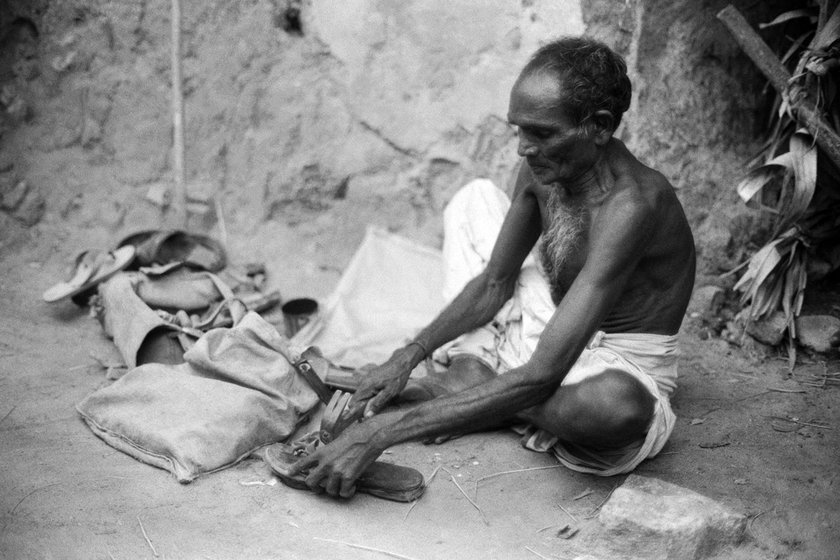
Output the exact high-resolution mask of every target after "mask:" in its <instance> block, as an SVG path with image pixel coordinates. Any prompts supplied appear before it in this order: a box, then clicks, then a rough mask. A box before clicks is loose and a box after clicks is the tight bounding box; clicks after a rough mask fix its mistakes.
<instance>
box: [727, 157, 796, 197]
mask: <svg viewBox="0 0 840 560" xmlns="http://www.w3.org/2000/svg"><path fill="white" fill-rule="evenodd" d="M792 167H793V155H792V154H791V153H790V152H786V153H784V154H782V155H780V156H777V157H774V158H773V159H771V160H770V161H768V162H767V163H765V164H764V165H762V166H760V167H756V168H755V169H753V170H751V171H750V172H749V173H748V174H747V176H746V177H745V178H744V179H743V180H742V181H741V182H740V183H739V184H738V187H737V189H736V190H737V192H738V196H740V197H741V200H743V201H744V202H746V203H747V204H748V205H749V203H750V201H751V200H752V199H753V197H755V195H756V194H758V192H759V191H760V190H761V189H763V188H764V186H765V185H766V184H767V183H769V182H770V181H772V180H773V179H774V178H775V177H777V176H778V174H779V171H780V170H781V169H791V168H792Z"/></svg>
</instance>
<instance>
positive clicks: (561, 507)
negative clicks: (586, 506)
mask: <svg viewBox="0 0 840 560" xmlns="http://www.w3.org/2000/svg"><path fill="white" fill-rule="evenodd" d="M557 507H559V508H560V509H562V510H563V513H565V514H566V515H568V516H569V517H571V518H572V521H574V522H575V523H578V520H577V517H575V516H574V515H572V514H571V513H569V510H567V509H566V508H564V507H563V505H562V504H557Z"/></svg>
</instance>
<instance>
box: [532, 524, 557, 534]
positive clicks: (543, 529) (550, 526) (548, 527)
mask: <svg viewBox="0 0 840 560" xmlns="http://www.w3.org/2000/svg"><path fill="white" fill-rule="evenodd" d="M559 526H560V524H558V523H553V524H551V525H547V526H545V527H543V528H542V529H538V530H537V533H542V532H543V531H548V530H549V529H553V528H554V527H559Z"/></svg>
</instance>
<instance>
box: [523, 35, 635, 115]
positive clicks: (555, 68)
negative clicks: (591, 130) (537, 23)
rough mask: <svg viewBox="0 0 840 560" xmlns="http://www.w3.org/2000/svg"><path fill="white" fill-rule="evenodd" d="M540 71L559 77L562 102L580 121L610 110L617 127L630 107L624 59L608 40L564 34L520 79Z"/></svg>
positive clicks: (540, 52)
mask: <svg viewBox="0 0 840 560" xmlns="http://www.w3.org/2000/svg"><path fill="white" fill-rule="evenodd" d="M536 74H547V75H549V76H551V77H552V78H553V79H556V80H557V82H558V85H559V87H560V91H561V96H560V99H558V106H559V108H562V109H563V110H564V111H565V112H566V114H567V115H568V116H569V117H570V118H572V119H573V120H574V121H575V122H576V123H577V124H582V123H583V122H584V121H585V120H586V119H588V118H589V117H591V116H592V115H594V114H595V113H596V112H597V111H608V112H609V113H610V114H611V115H612V117H613V121H614V122H613V128H617V127H618V124H619V122H621V117H622V115H623V114H624V112H625V111H627V109H628V108H629V107H630V97H631V85H630V79H629V78H628V77H627V65H626V64H625V62H624V59H623V58H622V57H621V56H619V55H618V54H617V53H615V52H613V51H612V50H611V49H610V48H609V47H608V46H606V45H605V44H603V43H601V42H599V41H596V40H594V39H589V38H586V37H563V38H561V39H557V40H555V41H552V42H551V43H548V44H547V45H544V46H543V47H541V48H540V49H539V50H538V51H537V52H536V53H534V55H533V56H532V57H531V60H529V61H528V64H526V65H525V68H524V69H523V70H522V73H521V74H520V75H519V80H518V81H519V82H521V81H523V80H524V79H525V78H528V77H530V76H533V75H536Z"/></svg>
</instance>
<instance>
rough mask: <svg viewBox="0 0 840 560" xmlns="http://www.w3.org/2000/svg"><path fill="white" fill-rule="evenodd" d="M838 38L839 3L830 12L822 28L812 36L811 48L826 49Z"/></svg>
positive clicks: (839, 28)
mask: <svg viewBox="0 0 840 560" xmlns="http://www.w3.org/2000/svg"><path fill="white" fill-rule="evenodd" d="M838 39H840V4H839V5H837V6H836V7H835V8H834V13H833V14H831V17H830V18H828V21H826V22H825V25H824V26H823V28H822V29H820V32H819V33H817V36H816V37H814V40H813V41H812V42H811V48H812V49H814V50H816V49H827V48H828V47H830V46H831V45H832V44H833V43H834V42H835V41H837V40H838Z"/></svg>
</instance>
